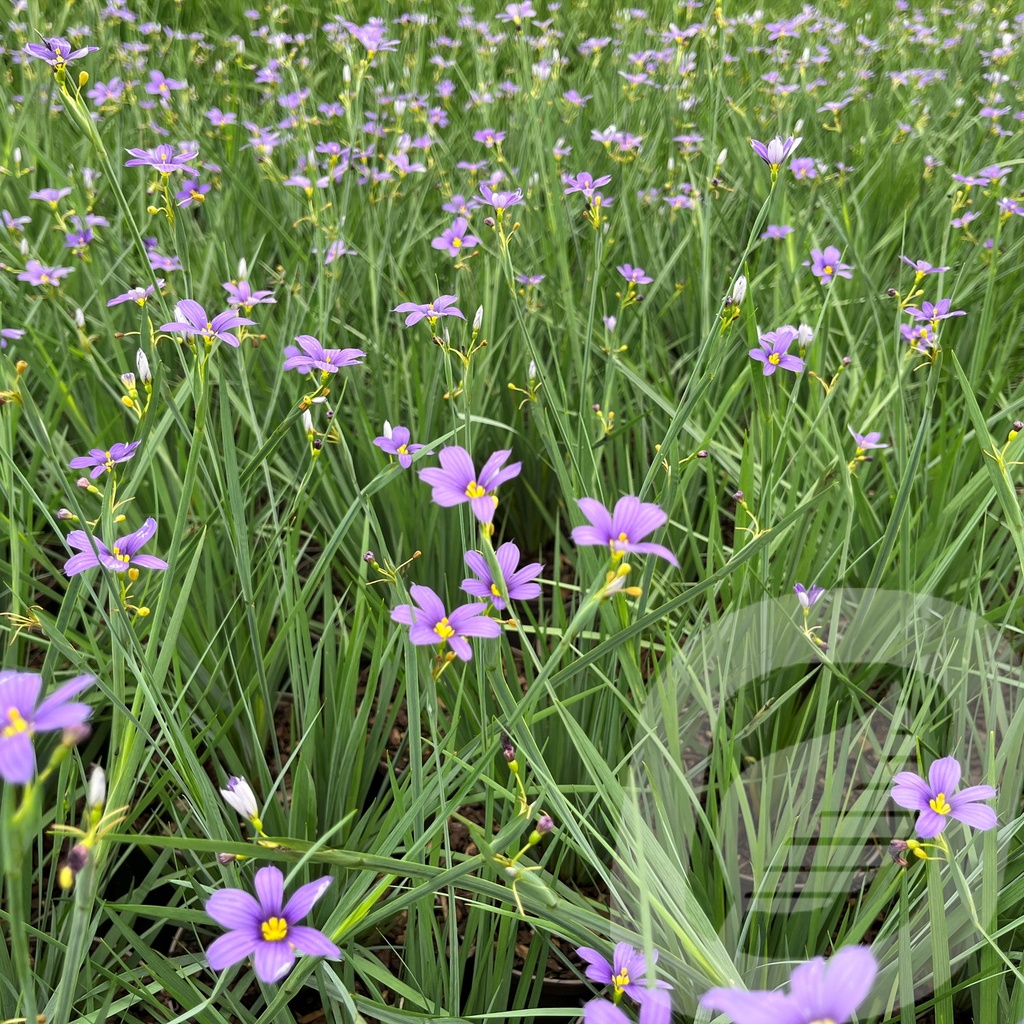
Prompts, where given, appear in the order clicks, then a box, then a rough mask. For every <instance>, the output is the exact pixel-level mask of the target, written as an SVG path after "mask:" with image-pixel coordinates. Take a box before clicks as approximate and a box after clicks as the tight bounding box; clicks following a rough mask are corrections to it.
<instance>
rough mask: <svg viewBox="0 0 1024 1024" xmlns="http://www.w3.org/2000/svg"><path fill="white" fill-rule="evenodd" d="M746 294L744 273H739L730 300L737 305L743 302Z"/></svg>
mask: <svg viewBox="0 0 1024 1024" xmlns="http://www.w3.org/2000/svg"><path fill="white" fill-rule="evenodd" d="M746 294H747V278H746V275H745V274H740V276H739V277H737V278H736V283H735V284H734V285H733V288H732V301H733V302H734V303H735V304H736V305H737V306H739V305H740V304H741V303H742V302H743V300H744V298H746Z"/></svg>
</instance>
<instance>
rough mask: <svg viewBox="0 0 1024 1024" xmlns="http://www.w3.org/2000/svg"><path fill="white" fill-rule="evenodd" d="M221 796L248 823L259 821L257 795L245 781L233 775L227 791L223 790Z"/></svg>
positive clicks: (229, 780)
mask: <svg viewBox="0 0 1024 1024" xmlns="http://www.w3.org/2000/svg"><path fill="white" fill-rule="evenodd" d="M220 795H221V796H222V797H224V802H225V803H226V804H227V805H228V806H229V807H230V808H231V809H232V810H234V811H237V813H238V814H239V816H240V817H242V818H245V820H246V821H252V820H253V819H259V816H260V809H259V808H258V807H257V806H256V794H255V793H254V792H253V791H252V787H251V786H250V785H249V783H248V782H246V781H245V779H240V778H239V777H238V776H237V775H232V776H231V778H230V779H228V786H227V789H222V790H221V791H220Z"/></svg>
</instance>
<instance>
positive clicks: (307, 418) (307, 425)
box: [225, 409, 315, 799]
mask: <svg viewBox="0 0 1024 1024" xmlns="http://www.w3.org/2000/svg"><path fill="white" fill-rule="evenodd" d="M302 429H303V430H304V431H305V432H306V436H307V437H312V436H313V434H314V433H315V431H314V430H313V414H312V413H311V412H310V411H309V410H308V409H303V410H302ZM225 799H226V798H225Z"/></svg>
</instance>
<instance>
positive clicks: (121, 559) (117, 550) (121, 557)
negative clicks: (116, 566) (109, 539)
mask: <svg viewBox="0 0 1024 1024" xmlns="http://www.w3.org/2000/svg"><path fill="white" fill-rule="evenodd" d="M110 553H111V554H112V555H113V556H114V557H115V558H116V559H117V560H118V561H119V562H125V563H127V562H130V561H131V560H132V556H131V555H122V554H121V549H120V548H119V547H116V546H115V547H114V548H112V549H111V551H110Z"/></svg>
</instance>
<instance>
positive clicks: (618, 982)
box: [612, 967, 629, 995]
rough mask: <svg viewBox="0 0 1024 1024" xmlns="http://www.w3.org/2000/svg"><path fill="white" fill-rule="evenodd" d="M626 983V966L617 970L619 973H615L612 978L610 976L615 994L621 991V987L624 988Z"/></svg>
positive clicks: (627, 976)
mask: <svg viewBox="0 0 1024 1024" xmlns="http://www.w3.org/2000/svg"><path fill="white" fill-rule="evenodd" d="M628 984H629V971H627V970H626V968H625V967H623V968H622V970H621V971H619V973H618V974H616V975H615V977H614V978H612V985H613V986H614V988H615V993H616V995H618V993H620V992H622V991H623V989H625V987H626V986H627V985H628Z"/></svg>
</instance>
